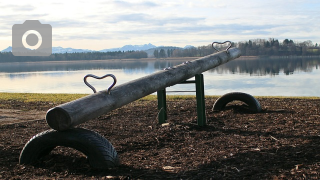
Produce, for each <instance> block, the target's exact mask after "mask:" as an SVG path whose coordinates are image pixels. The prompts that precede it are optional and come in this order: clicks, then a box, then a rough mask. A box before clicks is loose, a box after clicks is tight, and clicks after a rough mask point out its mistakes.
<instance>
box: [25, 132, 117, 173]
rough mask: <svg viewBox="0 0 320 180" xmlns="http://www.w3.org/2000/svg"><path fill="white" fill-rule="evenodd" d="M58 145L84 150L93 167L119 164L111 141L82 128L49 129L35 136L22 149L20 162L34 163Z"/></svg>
mask: <svg viewBox="0 0 320 180" xmlns="http://www.w3.org/2000/svg"><path fill="white" fill-rule="evenodd" d="M57 146H65V147H70V148H74V149H76V150H78V151H80V152H82V153H83V154H85V155H86V156H87V158H88V161H89V164H90V166H91V167H92V168H98V169H105V168H110V167H115V166H117V165H119V158H118V154H117V152H116V150H115V149H114V148H113V146H112V145H111V144H110V143H109V141H108V140H107V139H105V138H104V137H102V136H101V135H99V134H98V133H96V132H93V131H90V130H87V129H82V128H75V129H69V130H66V131H56V130H47V131H44V132H41V133H39V134H37V135H35V136H33V137H32V138H31V139H30V140H29V141H28V142H27V143H26V145H25V146H24V148H23V149H22V151H21V153H20V158H19V163H20V164H33V163H35V162H36V161H38V160H39V159H40V158H41V157H43V156H45V155H47V154H49V153H50V152H51V151H52V150H53V149H54V148H55V147H57Z"/></svg>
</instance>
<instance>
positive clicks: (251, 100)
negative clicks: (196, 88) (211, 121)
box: [212, 92, 261, 113]
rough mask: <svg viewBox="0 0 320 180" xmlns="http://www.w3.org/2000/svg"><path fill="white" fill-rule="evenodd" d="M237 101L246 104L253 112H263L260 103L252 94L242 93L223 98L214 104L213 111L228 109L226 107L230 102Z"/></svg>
mask: <svg viewBox="0 0 320 180" xmlns="http://www.w3.org/2000/svg"><path fill="white" fill-rule="evenodd" d="M236 100H238V101H242V102H244V103H246V104H247V105H248V109H249V110H250V111H252V112H256V113H258V112H260V111H261V105H260V103H259V101H258V100H257V99H256V98H255V97H253V96H251V95H250V94H246V93H242V92H231V93H227V94H225V95H223V96H221V97H220V98H218V99H217V101H216V102H215V103H214V105H213V108H212V110H213V111H221V110H222V109H224V108H225V107H226V105H227V104H228V103H229V102H232V101H236Z"/></svg>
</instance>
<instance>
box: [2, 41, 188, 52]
mask: <svg viewBox="0 0 320 180" xmlns="http://www.w3.org/2000/svg"><path fill="white" fill-rule="evenodd" d="M192 47H194V46H190V45H187V46H185V47H184V48H186V49H189V48H192ZM161 48H163V49H165V50H166V49H184V48H180V47H175V46H155V45H153V44H151V43H149V44H144V45H125V46H123V47H121V48H111V49H103V50H100V51H98V52H112V51H146V52H147V53H148V54H149V53H151V51H152V53H153V51H154V50H156V49H161ZM11 51H12V47H11V46H9V47H7V48H6V49H4V50H2V51H0V52H11ZM66 52H67V53H74V52H97V51H96V50H90V49H74V48H63V47H60V46H58V47H52V53H66Z"/></svg>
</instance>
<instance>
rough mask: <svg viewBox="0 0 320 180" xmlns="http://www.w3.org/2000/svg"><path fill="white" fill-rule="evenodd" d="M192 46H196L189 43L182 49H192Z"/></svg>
mask: <svg viewBox="0 0 320 180" xmlns="http://www.w3.org/2000/svg"><path fill="white" fill-rule="evenodd" d="M192 48H196V47H194V46H191V45H186V46H185V47H184V48H183V49H192Z"/></svg>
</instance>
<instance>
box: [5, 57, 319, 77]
mask: <svg viewBox="0 0 320 180" xmlns="http://www.w3.org/2000/svg"><path fill="white" fill-rule="evenodd" d="M185 61H186V60H185V59H176V60H170V59H164V60H142V61H137V60H134V61H133V60H132V61H122V60H117V61H107V60H106V61H103V60H100V61H72V62H29V63H0V72H2V73H19V72H41V71H59V72H60V71H79V70H104V69H122V70H124V72H126V73H129V74H132V73H135V72H145V73H152V72H154V71H157V70H160V69H164V68H166V67H170V66H175V65H178V64H181V63H183V62H185ZM319 64H320V58H318V59H312V58H306V59H300V58H294V59H288V58H284V59H253V60H246V59H236V60H233V61H231V62H228V63H226V64H224V65H222V66H219V67H217V68H215V69H212V70H209V72H217V73H218V74H225V73H232V74H250V75H258V76H262V75H279V74H280V73H282V72H283V73H284V74H286V75H290V74H293V73H294V72H295V71H298V72H300V71H302V72H311V71H312V69H313V68H314V67H315V68H316V69H318V67H319ZM17 76H21V75H17Z"/></svg>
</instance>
